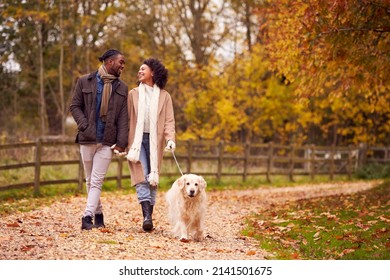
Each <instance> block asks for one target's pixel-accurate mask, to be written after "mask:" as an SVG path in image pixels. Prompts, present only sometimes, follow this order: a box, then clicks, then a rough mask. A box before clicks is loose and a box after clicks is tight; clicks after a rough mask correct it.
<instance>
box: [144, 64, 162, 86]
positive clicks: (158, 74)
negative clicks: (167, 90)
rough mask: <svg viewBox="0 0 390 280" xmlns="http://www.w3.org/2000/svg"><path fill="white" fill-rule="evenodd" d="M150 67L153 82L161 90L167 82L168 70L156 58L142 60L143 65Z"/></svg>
mask: <svg viewBox="0 0 390 280" xmlns="http://www.w3.org/2000/svg"><path fill="white" fill-rule="evenodd" d="M143 64H146V65H148V66H149V67H150V69H151V70H152V71H153V82H154V83H155V84H156V85H157V86H158V87H159V88H160V89H163V88H164V87H165V85H166V84H167V82H168V70H167V68H165V66H164V65H163V64H162V63H161V62H160V61H159V60H158V59H156V58H148V59H145V60H144V63H143Z"/></svg>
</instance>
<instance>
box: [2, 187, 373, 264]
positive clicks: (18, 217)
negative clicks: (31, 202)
mask: <svg viewBox="0 0 390 280" xmlns="http://www.w3.org/2000/svg"><path fill="white" fill-rule="evenodd" d="M375 185H376V183H375V182H353V183H343V184H340V183H338V184H319V185H307V186H299V187H285V188H266V187H264V188H259V189H254V190H242V191H239V190H227V191H209V192H208V197H209V199H208V200H209V207H208V210H207V217H206V225H205V228H206V238H205V240H204V241H201V242H189V243H182V242H180V241H179V240H177V239H174V238H172V237H171V235H170V232H169V225H168V222H167V219H166V215H165V214H166V204H165V201H164V197H163V195H164V193H163V192H160V193H159V197H158V202H157V206H156V207H155V212H154V215H153V218H154V220H155V222H154V224H155V230H154V231H153V232H152V233H144V232H143V231H142V230H141V209H140V206H139V205H138V204H137V202H136V199H135V194H132V195H118V194H112V193H104V191H103V194H102V202H103V207H104V215H105V223H106V228H105V229H103V230H98V229H93V230H92V231H81V229H80V226H81V215H82V212H83V210H84V206H85V200H86V198H85V197H84V196H81V197H72V198H66V199H62V200H61V201H58V202H56V203H54V204H52V205H50V206H48V207H43V208H40V209H36V210H34V211H30V212H27V213H17V214H12V215H7V216H3V217H2V219H1V221H0V259H3V260H5V259H10V260H27V259H46V260H49V259H62V260H71V259H76V260H86V259H88V260H92V259H99V260H106V259H110V260H120V259H134V260H136V259H148V260H172V259H181V260H191V259H196V260H223V259H226V260H235V259H236V260H250V259H252V260H254V259H257V260H259V259H264V258H267V255H268V254H270V253H272V252H265V251H263V250H261V249H259V248H258V247H257V245H256V241H255V240H254V239H252V238H247V237H244V236H242V235H240V231H241V230H242V228H243V227H244V226H245V217H246V216H248V215H250V214H251V213H253V212H256V211H257V210H258V209H264V208H265V207H269V206H270V205H271V204H277V203H282V202H285V201H287V200H290V201H294V200H297V199H302V198H312V197H318V196H328V195H333V194H340V193H353V192H358V191H362V190H367V189H369V188H372V187H374V186H375Z"/></svg>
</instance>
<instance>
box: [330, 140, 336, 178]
mask: <svg viewBox="0 0 390 280" xmlns="http://www.w3.org/2000/svg"><path fill="white" fill-rule="evenodd" d="M334 158H335V146H334V145H332V146H331V148H330V155H329V160H330V166H329V179H330V180H331V181H333V179H334V169H335V165H334Z"/></svg>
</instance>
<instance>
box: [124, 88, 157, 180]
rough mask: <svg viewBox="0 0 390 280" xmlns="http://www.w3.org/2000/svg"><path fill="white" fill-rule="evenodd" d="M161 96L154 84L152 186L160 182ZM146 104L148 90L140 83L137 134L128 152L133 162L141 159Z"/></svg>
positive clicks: (150, 113) (151, 152)
mask: <svg viewBox="0 0 390 280" xmlns="http://www.w3.org/2000/svg"><path fill="white" fill-rule="evenodd" d="M159 97H160V88H159V87H158V86H157V85H156V84H155V85H154V86H153V93H152V97H151V100H150V110H149V119H150V132H149V144H150V168H151V171H150V174H145V175H147V179H148V182H149V183H150V185H152V186H157V185H158V183H159V175H158V157H157V111H158V100H159ZM145 105H146V92H145V85H144V84H143V83H140V85H139V87H138V115H137V125H136V127H135V136H134V141H133V144H132V145H131V148H130V150H129V152H128V153H127V157H126V158H127V159H128V160H129V161H132V162H137V161H139V156H140V151H141V144H142V135H143V133H144V122H145V110H146V108H145Z"/></svg>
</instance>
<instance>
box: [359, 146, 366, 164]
mask: <svg viewBox="0 0 390 280" xmlns="http://www.w3.org/2000/svg"><path fill="white" fill-rule="evenodd" d="M366 162H367V144H365V143H360V144H359V157H358V168H362V167H363V166H364V165H365V164H366Z"/></svg>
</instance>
